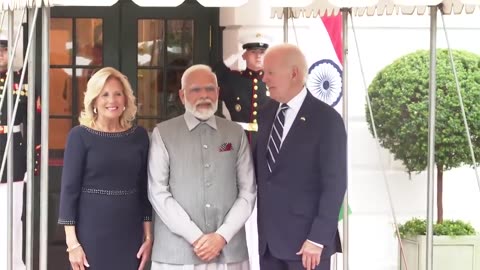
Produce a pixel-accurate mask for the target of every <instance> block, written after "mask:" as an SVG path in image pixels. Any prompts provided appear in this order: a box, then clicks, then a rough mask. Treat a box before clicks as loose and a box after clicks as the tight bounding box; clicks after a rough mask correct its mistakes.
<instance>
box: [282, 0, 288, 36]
mask: <svg viewBox="0 0 480 270" xmlns="http://www.w3.org/2000/svg"><path fill="white" fill-rule="evenodd" d="M288 9H289V8H288V7H284V8H283V42H284V43H288V16H289V14H288Z"/></svg>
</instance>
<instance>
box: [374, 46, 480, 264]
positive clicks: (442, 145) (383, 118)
mask: <svg viewBox="0 0 480 270" xmlns="http://www.w3.org/2000/svg"><path fill="white" fill-rule="evenodd" d="M429 54H430V52H429V51H424V50H421V51H417V52H414V53H411V54H408V55H405V56H403V57H401V58H399V59H397V60H396V61H394V62H393V63H392V64H390V65H388V66H387V67H385V68H384V69H383V70H381V71H380V72H379V73H378V74H377V75H376V76H375V78H374V79H373V81H372V83H371V84H370V86H369V88H368V92H369V95H370V99H371V106H372V112H373V118H374V120H375V125H376V130H377V135H378V140H379V142H380V145H382V146H383V147H384V148H386V149H388V150H390V152H391V153H392V154H393V156H394V158H395V159H397V160H400V161H402V163H403V165H404V166H405V169H406V171H407V172H408V173H409V174H410V173H412V172H422V171H424V170H425V169H426V167H427V155H428V153H427V149H428V144H427V143H428V139H427V138H428V93H429V63H430V60H429ZM453 58H454V62H455V67H456V69H457V73H458V74H457V75H458V79H459V83H460V87H461V91H462V96H463V101H464V106H465V110H466V112H467V121H468V124H469V127H470V133H471V134H472V136H471V139H472V143H473V145H474V153H475V155H476V156H477V157H480V136H479V135H480V102H478V101H479V100H480V56H478V55H476V54H473V53H469V52H465V51H453ZM436 80H437V119H436V135H435V151H436V153H435V164H436V170H437V220H436V223H437V224H436V225H435V226H436V230H437V234H441V235H444V234H443V232H447V234H446V235H449V236H435V237H434V238H435V239H434V265H436V266H435V269H436V270H443V269H445V270H447V269H448V270H451V269H475V270H477V269H478V270H480V238H479V237H478V236H463V237H459V236H455V237H452V236H451V235H457V234H458V233H460V234H462V233H464V232H465V233H466V235H471V234H475V232H474V230H473V228H471V226H469V225H468V224H464V223H462V222H459V221H444V219H443V172H444V171H445V170H449V169H452V168H456V167H460V166H462V165H473V164H472V160H471V157H470V150H469V147H468V142H467V138H466V135H465V134H466V132H465V128H464V125H463V122H462V116H461V110H460V103H459V100H458V96H457V92H456V86H455V79H454V77H453V72H452V69H451V66H450V62H449V56H448V51H446V50H438V51H437V77H436ZM366 114H367V122H368V125H369V129H370V132H371V133H372V134H373V129H372V123H371V119H370V112H369V110H368V107H367V108H366ZM459 181H461V180H459ZM424 223H425V222H424V221H422V220H418V219H413V220H411V221H408V222H407V223H405V224H404V225H403V226H402V227H401V228H402V231H403V235H402V236H401V237H402V238H403V240H402V242H403V246H404V248H405V254H406V256H407V263H408V264H409V265H408V269H409V270H417V269H425V263H424V262H425V258H424V256H425V248H424V247H425V246H424V245H425V236H421V235H422V234H423V235H424V234H425V232H426V226H425V224H424ZM441 224H443V225H441ZM467 225H468V226H467ZM439 226H440V227H439ZM442 226H443V227H442ZM470 228H471V229H472V230H471V229H470ZM420 232H421V233H420ZM416 235H420V236H416ZM464 238H465V239H472V241H473V242H472V241H470V240H468V241H467V242H465V243H464V244H461V242H460V244H459V243H458V240H460V241H463V240H464ZM450 240H451V241H453V242H452V245H453V248H452V249H451V250H450V249H448V248H445V247H447V246H448V245H449V244H447V242H448V241H450ZM469 241H470V242H469ZM475 249H476V251H475ZM462 252H464V253H462ZM447 254H450V255H452V256H447ZM467 257H468V258H470V260H467V259H466V258H467ZM465 260H467V261H465ZM448 262H450V263H448ZM460 262H464V263H465V264H464V265H458V263H460ZM452 263H453V264H452ZM403 267H404V266H403V263H401V269H404V268H403Z"/></svg>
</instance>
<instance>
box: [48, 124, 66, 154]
mask: <svg viewBox="0 0 480 270" xmlns="http://www.w3.org/2000/svg"><path fill="white" fill-rule="evenodd" d="M71 128H72V120H71V119H54V118H50V121H49V130H51V131H54V132H49V133H48V147H49V160H50V163H57V162H58V163H61V162H63V151H64V149H65V143H66V141H67V135H68V132H69V131H70V129H71Z"/></svg>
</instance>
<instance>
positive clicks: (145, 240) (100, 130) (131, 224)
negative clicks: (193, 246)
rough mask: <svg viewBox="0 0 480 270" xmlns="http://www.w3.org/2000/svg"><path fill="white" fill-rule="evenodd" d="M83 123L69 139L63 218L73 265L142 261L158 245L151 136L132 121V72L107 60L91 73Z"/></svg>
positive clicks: (95, 268) (133, 265)
mask: <svg viewBox="0 0 480 270" xmlns="http://www.w3.org/2000/svg"><path fill="white" fill-rule="evenodd" d="M84 107H85V108H84V111H83V112H82V115H81V116H80V118H79V120H80V125H79V126H76V127H74V128H73V129H72V130H71V131H70V133H69V135H68V139H67V144H66V147H65V154H64V166H63V172H62V187H61V193H60V212H59V219H58V223H59V224H62V225H64V227H65V236H66V242H67V247H68V248H67V252H68V256H69V260H70V264H71V267H72V269H74V270H80V269H81V270H84V269H91V270H107V269H115V270H137V269H140V270H141V269H143V267H144V266H145V263H146V262H147V261H148V260H149V259H150V254H151V249H152V232H151V219H152V209H151V205H150V203H149V201H148V198H147V160H148V146H149V138H148V134H147V132H146V130H145V129H144V128H142V127H139V126H135V125H132V121H133V120H134V117H135V114H136V111H137V108H136V106H135V97H134V96H133V91H132V89H131V87H130V84H129V82H128V80H127V79H126V77H125V76H124V75H123V74H122V73H120V72H119V71H117V70H115V69H113V68H103V69H101V70H99V71H98V72H97V73H95V74H94V75H93V76H92V78H91V79H90V80H89V81H88V84H87V91H86V92H85V99H84Z"/></svg>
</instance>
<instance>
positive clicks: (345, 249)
mask: <svg viewBox="0 0 480 270" xmlns="http://www.w3.org/2000/svg"><path fill="white" fill-rule="evenodd" d="M350 11H351V9H350V8H342V9H341V12H342V28H343V29H342V33H343V38H342V43H343V44H342V47H343V51H342V54H343V72H342V102H343V108H342V110H343V112H342V114H343V122H344V124H345V129H346V130H347V134H348V94H347V93H348V15H349V13H350ZM347 137H348V136H347ZM346 149H347V153H346V156H347V179H348V167H349V165H348V164H349V162H348V140H347V148H346ZM348 225H349V224H348V180H347V191H346V192H345V198H344V201H343V245H342V250H343V269H344V270H348V269H349V265H348V255H349V252H348V249H349V241H348V240H349V239H348V237H349V233H348Z"/></svg>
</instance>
